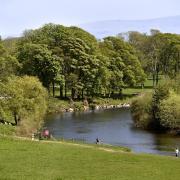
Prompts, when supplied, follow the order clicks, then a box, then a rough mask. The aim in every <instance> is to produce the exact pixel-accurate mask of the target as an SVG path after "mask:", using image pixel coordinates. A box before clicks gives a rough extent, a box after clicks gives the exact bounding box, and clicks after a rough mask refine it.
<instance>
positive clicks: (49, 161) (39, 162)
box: [0, 137, 180, 180]
mask: <svg viewBox="0 0 180 180" xmlns="http://www.w3.org/2000/svg"><path fill="white" fill-rule="evenodd" d="M0 151H1V156H0V161H1V162H3V164H1V165H0V176H1V178H2V179H43V180H44V179H78V180H79V179H98V180H99V179H126V180H134V179H136V180H151V179H153V180H154V179H156V180H161V179H164V180H166V179H167V180H170V179H173V180H178V179H179V176H180V172H179V169H178V168H177V167H179V166H180V159H179V158H175V157H165V156H157V155H147V154H140V155H139V154H134V153H124V152H122V151H106V150H103V149H102V148H99V146H94V147H92V148H89V145H87V147H86V146H79V145H74V144H73V143H66V142H65V143H57V142H48V141H45V142H43V141H42V142H36V141H29V140H18V139H11V138H2V137H0ZM17 162H18V163H17ZM12 169H13V171H12Z"/></svg>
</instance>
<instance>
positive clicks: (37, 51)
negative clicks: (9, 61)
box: [18, 43, 61, 88]
mask: <svg viewBox="0 0 180 180" xmlns="http://www.w3.org/2000/svg"><path fill="white" fill-rule="evenodd" d="M18 59H19V60H20V62H21V63H22V71H23V73H24V74H28V75H33V76H38V77H39V79H40V80H41V82H42V83H43V85H44V86H45V87H46V88H49V86H50V83H51V82H52V81H53V80H55V78H56V77H57V74H58V72H59V71H60V70H61V66H60V59H59V58H58V57H57V56H55V55H52V52H51V51H49V50H48V48H47V46H45V45H40V44H32V43H27V44H25V45H24V46H22V47H21V50H20V51H19V53H18Z"/></svg>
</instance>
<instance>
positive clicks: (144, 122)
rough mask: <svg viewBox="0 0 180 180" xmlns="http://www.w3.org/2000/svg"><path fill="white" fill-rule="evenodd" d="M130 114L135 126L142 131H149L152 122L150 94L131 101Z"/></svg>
mask: <svg viewBox="0 0 180 180" xmlns="http://www.w3.org/2000/svg"><path fill="white" fill-rule="evenodd" d="M131 112H132V116H133V119H134V121H135V125H136V126H137V127H141V128H143V129H149V128H150V127H151V124H152V122H153V118H152V94H151V93H147V94H145V95H143V96H141V97H138V98H136V99H135V100H134V101H132V104H131Z"/></svg>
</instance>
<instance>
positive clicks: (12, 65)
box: [0, 42, 21, 81]
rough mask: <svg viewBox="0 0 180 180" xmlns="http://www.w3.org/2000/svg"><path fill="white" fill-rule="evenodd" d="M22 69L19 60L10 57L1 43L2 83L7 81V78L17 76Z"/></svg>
mask: <svg viewBox="0 0 180 180" xmlns="http://www.w3.org/2000/svg"><path fill="white" fill-rule="evenodd" d="M20 67H21V65H20V63H19V62H18V60H17V59H16V58H15V57H13V56H11V55H9V54H8V53H7V51H6V50H5V48H4V47H3V45H2V43H1V42H0V81H5V80H6V79H7V77H9V76H11V75H15V74H17V73H18V70H19V69H20Z"/></svg>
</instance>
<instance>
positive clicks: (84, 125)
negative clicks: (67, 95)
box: [45, 109, 180, 155]
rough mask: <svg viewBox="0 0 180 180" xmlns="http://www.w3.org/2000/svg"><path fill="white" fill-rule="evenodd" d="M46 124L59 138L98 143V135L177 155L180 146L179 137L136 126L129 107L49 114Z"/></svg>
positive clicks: (106, 140)
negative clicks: (96, 140) (96, 141)
mask: <svg viewBox="0 0 180 180" xmlns="http://www.w3.org/2000/svg"><path fill="white" fill-rule="evenodd" d="M45 126H46V127H48V128H49V130H50V131H51V133H52V134H53V136H54V137H55V138H65V139H77V140H85V141H87V142H90V143H94V142H95V139H96V138H97V137H98V138H99V139H100V140H101V141H102V142H103V143H106V144H112V145H116V146H127V147H130V148H131V149H132V150H133V151H135V152H145V153H157V154H167V155H173V154H174V149H175V147H179V146H180V138H179V137H172V136H167V135H162V134H155V133H152V132H148V131H144V130H140V129H137V128H135V127H134V124H133V121H132V117H131V114H130V110H128V109H111V110H104V111H96V112H95V111H91V112H81V113H64V114H54V115H49V116H48V117H47V120H46V123H45Z"/></svg>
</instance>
